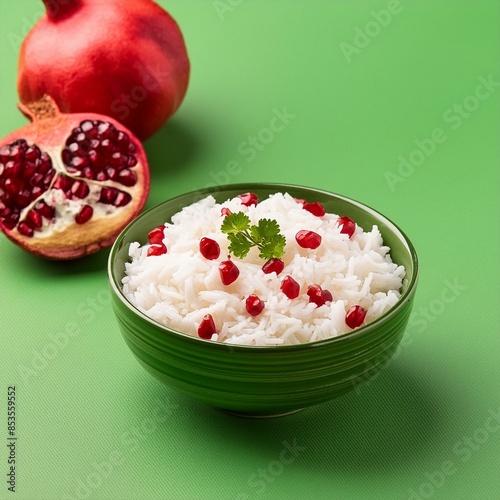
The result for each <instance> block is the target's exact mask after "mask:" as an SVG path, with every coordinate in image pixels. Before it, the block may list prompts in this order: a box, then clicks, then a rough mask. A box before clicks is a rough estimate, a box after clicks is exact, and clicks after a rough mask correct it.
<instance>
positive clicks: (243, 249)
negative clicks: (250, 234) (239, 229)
mask: <svg viewBox="0 0 500 500" xmlns="http://www.w3.org/2000/svg"><path fill="white" fill-rule="evenodd" d="M227 238H228V240H229V251H230V252H231V253H232V254H233V255H234V256H235V257H238V259H243V258H245V257H246V256H247V255H248V252H249V251H250V248H251V245H250V244H249V242H248V239H247V237H246V235H245V233H230V234H228V236H227Z"/></svg>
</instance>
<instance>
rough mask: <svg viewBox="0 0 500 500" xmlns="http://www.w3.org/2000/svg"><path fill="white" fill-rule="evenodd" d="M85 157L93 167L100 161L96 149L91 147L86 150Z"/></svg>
mask: <svg viewBox="0 0 500 500" xmlns="http://www.w3.org/2000/svg"><path fill="white" fill-rule="evenodd" d="M87 158H88V160H89V162H90V163H91V165H92V166H93V167H98V166H99V163H100V160H99V155H98V154H97V151H96V150H95V149H91V150H90V151H89V152H88V154H87Z"/></svg>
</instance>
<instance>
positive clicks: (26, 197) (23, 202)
mask: <svg viewBox="0 0 500 500" xmlns="http://www.w3.org/2000/svg"><path fill="white" fill-rule="evenodd" d="M30 203H31V193H30V192H29V191H28V190H26V189H22V190H21V191H20V192H19V194H18V195H17V206H18V208H26V207H27V206H28V205H29V204H30Z"/></svg>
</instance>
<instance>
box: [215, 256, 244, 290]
mask: <svg viewBox="0 0 500 500" xmlns="http://www.w3.org/2000/svg"><path fill="white" fill-rule="evenodd" d="M219 274H220V279H221V281H222V284H223V285H230V284H231V283H233V282H234V281H236V279H237V278H238V276H239V275H240V270H239V269H238V268H237V267H236V265H235V264H234V262H233V261H232V260H230V259H229V258H228V260H225V261H223V262H221V263H220V264H219Z"/></svg>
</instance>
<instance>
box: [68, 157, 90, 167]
mask: <svg viewBox="0 0 500 500" xmlns="http://www.w3.org/2000/svg"><path fill="white" fill-rule="evenodd" d="M69 166H71V167H74V168H76V169H78V170H82V169H83V168H85V167H88V166H89V161H88V160H87V159H86V158H82V157H81V156H73V158H71V161H70V162H69Z"/></svg>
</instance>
